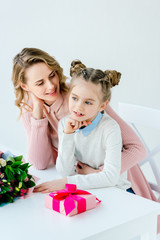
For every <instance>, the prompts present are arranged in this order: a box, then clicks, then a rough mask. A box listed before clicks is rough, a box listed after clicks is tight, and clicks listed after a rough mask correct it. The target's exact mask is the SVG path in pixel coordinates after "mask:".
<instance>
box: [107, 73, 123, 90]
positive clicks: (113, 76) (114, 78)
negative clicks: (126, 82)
mask: <svg viewBox="0 0 160 240" xmlns="http://www.w3.org/2000/svg"><path fill="white" fill-rule="evenodd" d="M104 73H105V74H106V76H107V79H108V81H109V82H110V84H111V87H114V86H116V85H118V84H119V81H120V78H121V73H120V72H117V71H115V70H106V71H105V72H104Z"/></svg>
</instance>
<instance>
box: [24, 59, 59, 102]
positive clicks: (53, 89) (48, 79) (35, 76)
mask: <svg viewBox="0 0 160 240" xmlns="http://www.w3.org/2000/svg"><path fill="white" fill-rule="evenodd" d="M25 77H26V79H27V83H26V84H23V83H22V84H21V87H22V88H23V89H24V90H25V91H28V92H31V93H33V94H34V95H35V96H36V97H38V98H39V99H42V100H44V102H45V103H47V104H48V105H51V104H52V103H54V102H55V101H56V99H57V98H58V96H59V95H60V87H59V77H58V75H57V73H56V72H55V71H53V70H52V69H50V68H49V67H48V66H47V65H46V64H45V63H35V64H34V65H32V66H31V67H29V68H28V69H26V70H25Z"/></svg>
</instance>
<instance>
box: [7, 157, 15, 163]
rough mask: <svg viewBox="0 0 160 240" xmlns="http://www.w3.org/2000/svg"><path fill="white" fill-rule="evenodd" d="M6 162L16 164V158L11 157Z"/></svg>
mask: <svg viewBox="0 0 160 240" xmlns="http://www.w3.org/2000/svg"><path fill="white" fill-rule="evenodd" d="M6 161H7V162H15V160H14V158H13V157H11V156H9V157H7V159H6Z"/></svg>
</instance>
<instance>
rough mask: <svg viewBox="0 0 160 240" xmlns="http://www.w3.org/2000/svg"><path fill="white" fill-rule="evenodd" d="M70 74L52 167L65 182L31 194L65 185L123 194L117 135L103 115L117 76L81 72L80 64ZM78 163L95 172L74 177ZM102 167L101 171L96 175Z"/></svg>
mask: <svg viewBox="0 0 160 240" xmlns="http://www.w3.org/2000/svg"><path fill="white" fill-rule="evenodd" d="M71 74H72V76H73V77H72V80H71V86H70V88H71V90H70V95H69V112H70V115H69V116H67V117H65V118H63V119H62V120H61V121H60V123H59V131H58V132H59V146H58V158H57V163H56V168H57V171H58V172H59V173H60V174H61V175H62V176H63V177H65V178H64V179H60V180H53V181H52V184H53V185H50V186H49V187H47V184H48V183H47V184H45V183H44V184H41V185H40V186H37V187H36V188H35V191H36V190H37V191H39V190H41V191H44V192H46V191H54V190H57V189H59V188H63V187H64V185H65V183H74V184H76V185H77V187H78V188H82V189H86V188H87V189H88V188H100V187H110V186H117V187H120V188H122V189H124V190H126V189H128V188H129V187H130V186H131V185H130V183H129V181H127V173H126V172H125V173H123V174H121V175H120V171H121V150H122V141H121V131H120V128H119V126H118V124H117V123H116V122H115V121H114V120H113V119H112V118H111V117H109V115H108V114H106V113H105V112H104V109H105V107H106V105H107V104H108V102H109V100H110V97H111V90H110V89H111V87H113V86H115V85H117V84H118V82H119V79H120V76H121V74H120V73H118V72H116V71H105V72H103V71H101V70H95V69H92V68H84V65H83V64H82V63H81V62H80V61H73V62H72V64H71ZM80 162H82V163H85V164H88V165H89V166H91V167H92V168H94V169H97V172H95V173H91V174H88V175H82V174H76V173H75V170H76V166H77V163H78V166H77V167H79V166H80ZM103 164H104V168H103V170H102V171H99V167H100V166H101V165H103ZM58 181H59V182H58ZM56 183H57V186H56ZM60 183H61V185H60Z"/></svg>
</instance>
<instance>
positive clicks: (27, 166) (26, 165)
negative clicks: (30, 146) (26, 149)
mask: <svg viewBox="0 0 160 240" xmlns="http://www.w3.org/2000/svg"><path fill="white" fill-rule="evenodd" d="M29 167H30V165H29V163H24V164H22V165H21V166H20V168H21V169H22V170H23V171H27V170H28V168H29Z"/></svg>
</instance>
